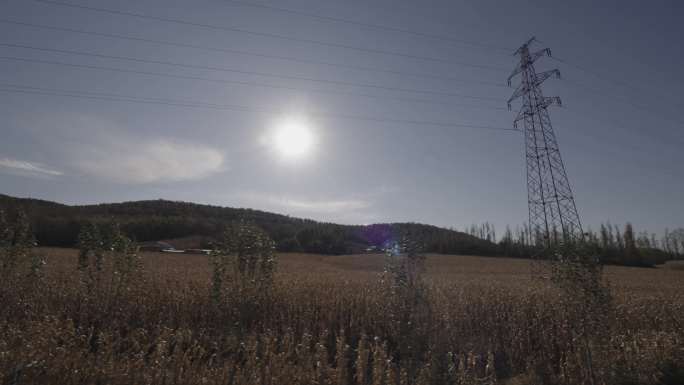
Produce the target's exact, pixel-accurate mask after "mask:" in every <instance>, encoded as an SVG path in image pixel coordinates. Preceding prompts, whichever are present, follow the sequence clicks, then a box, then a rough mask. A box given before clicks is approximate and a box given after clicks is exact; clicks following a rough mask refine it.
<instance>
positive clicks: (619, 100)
mask: <svg viewBox="0 0 684 385" xmlns="http://www.w3.org/2000/svg"><path fill="white" fill-rule="evenodd" d="M564 82H565V83H567V84H570V85H572V86H574V87H576V88H578V89H581V90H584V91H586V92H589V93H592V94H594V95H597V96H601V97H609V98H610V100H613V101H615V102H617V103H621V104H625V105H629V106H631V107H634V108H637V109H639V110H642V111H644V112H648V113H650V114H652V117H653V116H655V117H656V118H660V119H661V120H664V121H668V122H670V123H675V124H684V121H681V120H677V119H675V118H671V117H668V116H665V115H663V113H662V112H659V111H655V110H653V109H652V108H651V107H649V106H646V105H643V104H638V103H634V102H633V101H632V100H630V99H626V98H622V97H619V96H614V95H611V94H608V93H606V92H601V90H600V89H597V88H593V87H588V86H586V85H584V84H581V83H578V82H574V81H568V80H567V79H565V80H564Z"/></svg>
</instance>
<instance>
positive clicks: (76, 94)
mask: <svg viewBox="0 0 684 385" xmlns="http://www.w3.org/2000/svg"><path fill="white" fill-rule="evenodd" d="M0 87H5V88H0V92H7V93H22V94H34V95H48V96H65V97H72V98H80V99H91V100H103V101H116V102H128V103H143V104H160V105H167V106H172V107H188V108H209V109H217V110H230V111H239V112H260V113H263V112H266V113H272V114H274V113H275V114H277V113H279V111H276V110H274V109H265V108H258V107H251V106H245V105H236V104H214V103H206V102H197V101H190V100H180V99H166V98H146V97H137V96H130V95H122V94H113V93H101V92H84V91H74V90H63V89H52V88H42V87H32V86H25V85H18V84H7V83H5V84H3V83H0ZM309 115H311V116H313V117H321V118H339V119H350V120H361V121H372V122H379V123H397V124H409V125H418V126H433V127H443V128H454V127H459V128H473V129H482V130H493V131H515V132H519V131H520V130H518V129H515V128H508V127H496V126H487V125H476V124H462V123H447V122H434V121H421V120H410V119H395V118H385V117H374V116H366V115H351V114H343V113H333V112H312V113H309Z"/></svg>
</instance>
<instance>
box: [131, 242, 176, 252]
mask: <svg viewBox="0 0 684 385" xmlns="http://www.w3.org/2000/svg"><path fill="white" fill-rule="evenodd" d="M138 247H139V248H140V251H156V252H162V251H169V252H173V251H175V250H176V248H175V247H173V245H171V244H169V243H166V242H140V243H138Z"/></svg>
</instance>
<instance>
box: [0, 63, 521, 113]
mask: <svg viewBox="0 0 684 385" xmlns="http://www.w3.org/2000/svg"><path fill="white" fill-rule="evenodd" d="M0 60H9V61H16V62H23V63H37V64H47V65H58V66H63V67H72V68H80V69H88V70H98V71H109V72H117V73H130V74H136V75H146V76H155V77H164V78H172V79H181V80H193V81H204V82H209V83H222V84H238V85H243V86H253V87H265V88H273V89H282V90H290V91H297V92H310V93H321V94H332V95H344V96H350V95H351V96H361V97H366V98H373V99H381V100H388V99H389V100H398V101H403V102H410V103H425V104H441V105H445V106H449V107H461V108H472V109H483V110H496V111H508V109H507V108H503V107H487V106H475V105H467V104H457V103H451V102H448V101H444V100H434V99H417V98H407V97H400V96H387V95H374V94H365V93H359V92H353V91H343V90H321V89H306V88H297V87H288V86H280V85H275V84H266V83H259V82H250V81H241V80H231V79H219V78H207V77H201V76H189V75H177V74H169V73H164V72H154V71H139V70H131V69H125V68H117V67H105V66H97V65H90V64H75V63H67V62H60V61H53V60H41V59H31V58H23V57H16V56H0Z"/></svg>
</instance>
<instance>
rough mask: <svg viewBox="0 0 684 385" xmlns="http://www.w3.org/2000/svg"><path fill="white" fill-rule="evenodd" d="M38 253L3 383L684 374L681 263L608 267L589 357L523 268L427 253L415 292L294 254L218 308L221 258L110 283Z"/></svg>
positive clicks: (393, 384) (372, 259) (4, 334)
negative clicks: (267, 281) (607, 295)
mask: <svg viewBox="0 0 684 385" xmlns="http://www.w3.org/2000/svg"><path fill="white" fill-rule="evenodd" d="M35 252H36V253H37V254H38V255H44V256H46V257H47V265H46V269H45V270H44V272H43V274H42V275H40V276H29V275H27V274H19V275H17V274H15V275H13V276H11V277H3V280H2V283H0V383H6V384H33V383H43V384H54V383H60V384H95V383H99V384H105V383H106V384H157V383H167V384H235V385H242V384H245V385H246V384H249V385H252V384H340V385H341V384H373V385H376V384H377V385H380V384H387V385H399V384H421V385H422V384H435V385H436V384H495V383H508V384H537V383H549V384H590V383H595V384H680V383H682V382H681V381H682V378H683V377H682V368H683V365H684V350H683V349H684V330H683V329H682V325H681V323H682V314H684V290H683V289H684V272H682V271H681V270H676V269H640V268H620V267H608V268H607V269H606V274H605V277H606V279H607V280H608V281H609V282H610V286H611V288H612V293H613V297H614V300H613V302H612V305H611V306H609V307H606V308H604V309H602V312H603V313H604V314H603V315H604V317H603V318H602V319H603V323H602V325H601V330H593V331H592V333H590V335H591V336H592V338H591V340H590V341H589V342H588V343H589V344H590V350H589V351H590V352H591V353H592V354H591V357H590V360H589V361H588V358H587V356H586V354H585V349H584V348H585V347H584V346H581V344H580V341H578V340H577V339H576V335H575V334H574V333H573V330H572V328H571V327H569V324H568V319H569V318H570V317H571V310H570V309H568V308H567V306H566V305H565V304H564V302H563V301H561V300H559V296H560V293H559V292H557V291H556V290H555V289H553V288H551V287H549V286H548V285H546V284H545V283H544V282H540V281H538V280H535V279H533V277H532V276H531V273H530V266H529V262H527V261H524V260H512V259H504V258H483V257H470V256H446V255H428V256H427V259H426V271H425V274H423V279H422V282H421V283H420V284H416V286H415V287H414V288H413V289H411V290H410V293H409V291H408V290H405V289H401V290H398V289H397V288H396V287H395V286H392V284H391V282H388V280H387V277H386V276H385V275H382V272H383V269H384V266H385V263H384V256H383V255H354V256H321V255H306V254H281V255H279V259H278V269H277V271H276V273H275V275H274V277H273V283H272V287H270V288H269V289H268V290H259V292H258V293H256V292H255V291H254V290H243V286H241V285H229V284H226V285H224V286H223V295H222V296H221V297H220V299H218V300H217V298H216V297H215V296H213V295H212V278H213V270H212V264H211V257H208V256H202V255H177V254H162V253H142V254H141V255H140V261H141V262H142V270H141V273H140V274H136V275H135V279H129V280H126V281H123V280H117V279H116V275H115V270H114V268H115V267H114V265H113V263H111V260H115V258H113V257H112V256H109V255H108V256H105V259H106V260H108V261H110V263H109V264H108V263H105V266H104V267H103V269H102V272H99V273H96V274H100V279H97V280H93V281H92V282H90V283H89V284H88V285H86V284H84V283H83V282H82V279H79V277H80V275H79V274H80V273H79V272H78V270H77V267H78V266H79V252H78V251H77V250H72V249H36V250H35ZM108 253H110V252H108ZM107 257H111V258H107ZM229 276H230V275H229ZM226 279H230V278H226ZM122 282H123V283H122ZM402 290H403V291H402ZM407 293H408V294H407Z"/></svg>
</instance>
